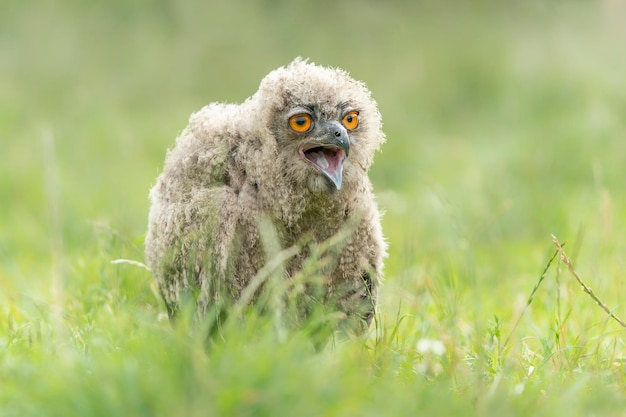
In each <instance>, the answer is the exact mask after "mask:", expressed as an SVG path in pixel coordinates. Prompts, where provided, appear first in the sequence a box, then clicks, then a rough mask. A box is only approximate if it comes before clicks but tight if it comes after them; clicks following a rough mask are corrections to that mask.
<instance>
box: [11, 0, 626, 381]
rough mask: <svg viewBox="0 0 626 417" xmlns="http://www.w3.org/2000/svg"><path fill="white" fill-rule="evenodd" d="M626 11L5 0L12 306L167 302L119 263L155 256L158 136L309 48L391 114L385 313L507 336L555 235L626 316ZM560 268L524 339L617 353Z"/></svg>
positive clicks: (377, 184) (430, 327) (456, 330)
mask: <svg viewBox="0 0 626 417" xmlns="http://www.w3.org/2000/svg"><path fill="white" fill-rule="evenodd" d="M625 19H626V6H625V4H624V3H623V2H620V1H616V0H604V1H594V2H585V1H571V2H566V1H555V2H549V1H525V2H513V1H504V2H496V1H486V0H485V1H478V0H477V1H469V2H453V1H443V2H427V1H400V0H396V1H385V2H382V1H381V2H377V1H371V0H370V1H367V0H362V1H352V0H348V1H330V0H321V1H315V2H313V1H310V2H307V1H302V0H299V1H286V0H284V1H281V0H264V1H260V0H258V1H250V2H244V1H242V0H235V1H206V2H200V1H174V0H169V1H168V0H154V1H149V0H137V1H114V0H111V1H82V0H65V1H52V0H41V1H21V0H4V1H3V2H2V4H1V5H0V294H2V295H0V301H2V304H3V306H2V307H0V308H2V310H1V311H2V317H3V320H5V321H6V320H9V318H10V317H12V318H11V320H18V321H19V320H21V321H22V322H24V323H28V322H29V320H30V321H32V320H34V318H33V317H40V319H41V317H44V318H43V320H44V321H46V318H45V317H47V314H48V313H47V311H48V310H47V309H46V308H43V311H44V312H41V309H40V308H39V307H37V308H35V307H32V306H31V304H32V303H33V300H36V302H35V303H34V304H37V303H43V304H44V305H48V304H50V303H52V304H54V302H53V301H51V300H53V299H54V297H55V295H54V292H55V291H57V292H59V291H61V290H63V291H64V293H65V298H64V300H65V301H64V302H65V304H66V307H67V309H68V311H74V310H72V309H75V310H76V311H86V310H88V311H89V312H90V314H95V313H93V312H94V311H99V309H102V308H104V307H106V306H109V307H110V306H111V305H113V310H115V309H116V308H119V307H120V304H123V303H122V302H120V301H119V300H120V299H123V300H126V301H125V302H126V303H127V304H126V305H127V306H130V308H131V309H135V310H140V311H148V314H149V317H152V318H153V319H154V318H155V317H156V316H157V315H158V313H159V312H163V309H162V306H161V305H160V303H159V301H158V298H157V297H154V296H153V295H152V293H151V291H150V288H149V287H150V285H151V282H152V281H151V278H150V276H149V274H147V273H145V272H128V269H124V268H120V267H112V266H111V265H110V264H109V262H110V261H111V260H113V259H116V258H119V257H124V258H129V259H133V260H137V261H143V252H142V251H143V248H142V242H143V234H144V232H145V228H146V219H147V212H148V199H147V194H148V190H149V188H150V187H151V185H152V184H153V182H154V180H155V178H156V176H157V174H158V173H159V172H160V169H161V167H162V163H163V159H164V156H165V151H166V149H167V148H168V147H171V146H172V145H173V143H174V139H175V137H176V135H177V134H178V133H179V132H180V131H181V130H182V129H183V128H184V127H185V125H186V123H187V118H188V116H189V115H190V114H191V113H192V112H194V111H196V110H198V109H199V108H200V107H202V106H203V105H205V104H207V103H209V102H213V101H225V102H241V101H242V100H244V99H245V98H246V97H248V96H250V95H251V94H253V93H254V92H255V91H256V88H257V86H258V83H259V81H260V80H261V78H262V77H263V76H264V75H265V74H267V73H268V72H269V71H270V70H272V69H274V68H276V67H278V66H282V65H285V64H287V63H289V62H290V61H291V60H292V59H293V58H295V57H296V56H303V57H308V58H310V59H311V61H313V62H315V63H319V64H324V65H330V66H337V67H341V68H343V69H345V70H347V71H349V72H350V73H351V74H352V76H353V77H355V78H356V79H359V80H363V81H364V82H365V83H366V84H367V85H368V87H369V88H370V89H371V91H372V93H373V96H374V98H375V99H376V100H377V101H378V104H379V107H380V110H381V113H382V115H383V121H384V129H385V132H386V133H387V137H388V140H387V143H386V144H385V146H384V147H383V152H382V153H380V154H378V155H377V157H376V161H375V163H374V166H373V169H372V170H371V178H372V180H373V182H374V188H375V192H376V194H377V196H378V200H379V203H380V205H381V207H382V208H384V210H385V212H386V215H385V217H384V224H383V230H384V232H385V234H386V236H387V237H388V240H389V243H390V250H389V252H390V256H389V258H388V260H387V264H386V285H385V287H384V289H383V291H382V295H381V311H382V314H383V316H384V317H386V318H387V319H388V320H390V321H393V320H394V317H395V315H396V313H398V312H403V313H409V314H411V315H413V316H415V317H416V324H415V326H416V327H415V328H412V329H410V330H409V331H411V332H417V333H416V334H419V335H420V336H429V337H436V338H440V339H443V340H452V341H453V342H450V343H461V345H462V342H461V340H469V339H471V338H472V337H475V334H476V332H478V330H476V329H481V328H482V329H485V328H488V327H490V326H493V322H492V320H493V317H494V316H496V317H499V318H503V319H504V321H505V323H506V326H508V329H509V330H510V329H511V323H512V321H513V320H514V317H515V316H516V315H517V314H519V313H520V311H521V307H522V306H523V305H524V302H525V300H526V298H527V297H528V295H529V293H530V290H531V289H532V287H533V285H534V284H535V283H536V281H537V279H538V277H539V274H540V273H541V271H542V269H543V268H544V266H545V265H546V262H547V260H548V258H549V257H550V255H551V253H552V251H553V250H554V246H553V244H552V240H551V234H553V233H554V234H556V235H557V236H558V238H560V239H561V240H564V241H566V242H567V245H566V250H567V251H568V253H569V254H570V255H571V256H572V257H573V259H574V261H575V263H576V267H577V270H578V271H579V273H580V274H581V276H583V277H585V278H586V279H589V282H588V284H589V285H591V286H592V287H593V288H594V290H595V291H596V293H597V294H598V295H599V296H600V297H601V298H602V299H603V301H604V302H605V303H607V305H608V306H609V307H610V308H612V309H615V313H616V314H617V315H620V314H621V316H626V309H625V308H624V305H623V300H624V299H625V285H626V284H624V282H625V281H624V280H623V271H624V266H625V264H626V258H625V256H624V255H625V245H624V242H623V237H624V235H625V232H626V211H625V210H624V207H625V204H626V198H625V195H624V192H623V190H624V185H625V184H626V180H625V174H624V166H625V165H626V75H625V74H626V48H625V47H624V45H626V25H625V24H624V21H626V20H625ZM559 274H560V275H559ZM554 276H557V277H558V276H560V279H561V281H560V284H557V283H556V281H555V280H554V279H553V278H554ZM550 278H551V279H549V280H547V281H546V283H545V284H544V286H543V287H542V288H541V290H540V291H539V292H538V295H537V297H536V300H535V305H534V308H535V311H533V314H531V315H529V316H527V320H526V321H524V322H523V324H522V327H521V330H518V336H519V340H517V342H516V343H517V344H516V345H515V346H517V347H516V349H518V348H519V349H522V347H521V346H522V340H523V338H524V337H526V336H529V340H526V341H525V342H524V343H528V344H530V345H531V347H532V346H540V345H541V344H542V341H541V339H542V338H547V339H548V340H553V339H554V334H560V335H561V337H569V338H571V339H572V340H574V341H575V342H573V343H574V344H576V343H578V341H579V340H580V338H584V339H586V340H589V339H594V338H595V339H599V341H598V342H597V343H598V344H597V345H594V346H596V347H597V346H604V344H605V343H608V344H612V345H613V346H614V349H613V351H612V352H613V353H612V355H613V356H620V355H621V352H623V349H624V346H623V342H622V339H621V336H620V333H619V332H618V333H617V334H615V333H612V331H615V329H617V328H616V327H615V328H614V327H609V329H612V331H609V330H607V327H606V326H612V324H610V323H609V324H607V322H606V315H605V314H604V313H603V312H602V311H601V310H599V309H597V308H596V306H595V305H594V304H593V302H592V301H591V300H590V299H589V298H588V297H587V296H586V295H584V294H583V293H582V292H581V291H580V289H579V287H578V286H577V285H576V284H575V283H574V282H573V280H572V279H571V277H565V273H559V272H558V271H556V272H552V273H551V275H550ZM111 282H115V283H116V284H111ZM54 283H56V284H54ZM55 286H56V287H57V290H55V289H54V288H55ZM59 288H60V289H59ZM152 289H153V288H152ZM111 293H114V294H117V295H116V296H117V297H118V298H117V300H118V301H117V303H118V304H115V303H114V304H108V301H107V300H109V298H108V297H110V295H107V294H111ZM85 294H86V295H85ZM85 297H87V298H85ZM86 299H88V300H90V301H85V300H86ZM72 303H74V304H72ZM81 303H82V304H81ZM135 310H132V311H135ZM37 311H39V312H38V313H37ZM77 314H78V313H77ZM81 314H82V313H81ZM150 314H152V316H150ZM562 315H563V316H565V315H567V317H570V319H569V323H568V332H563V327H562V324H563V323H562V322H561V319H562V317H563V316H562ZM77 321H78V322H79V321H80V320H77ZM76 326H77V328H80V326H81V324H76ZM83 330H84V329H83ZM85 331H86V330H85ZM606 332H609V334H610V336H606ZM8 333H9V332H8V330H6V329H5V334H8ZM565 333H567V334H565ZM416 337H417V336H416ZM478 337H479V336H478ZM607 338H608V339H607ZM0 340H3V341H4V342H3V344H4V345H5V346H6V345H8V344H9V343H8V342H7V340H10V338H9V337H8V336H6V335H5V336H3V337H0ZM85 343H87V342H85ZM87 344H88V343H87ZM553 347H554V346H553ZM583 347H584V346H583ZM544 348H545V345H544ZM594 349H595V348H594ZM592 350H593V349H592ZM597 351H598V350H597V349H596V350H595V352H597ZM520 352H521V351H520ZM16 355H18V358H19V354H17V353H16ZM520 355H521V353H520ZM516 357H517V356H516ZM450 372H452V371H450ZM520 372H521V371H520ZM518 373H519V372H518ZM522 373H523V372H522ZM622 382H623V381H622Z"/></svg>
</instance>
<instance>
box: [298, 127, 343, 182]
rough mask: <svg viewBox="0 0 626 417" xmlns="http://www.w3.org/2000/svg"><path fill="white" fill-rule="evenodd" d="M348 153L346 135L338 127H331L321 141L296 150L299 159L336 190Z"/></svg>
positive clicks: (341, 128)
mask: <svg viewBox="0 0 626 417" xmlns="http://www.w3.org/2000/svg"><path fill="white" fill-rule="evenodd" d="M349 152H350V140H349V139H348V133H347V132H346V130H345V129H344V128H343V126H340V125H336V126H335V125H333V127H332V128H331V129H330V131H329V133H328V135H327V136H325V137H324V138H323V139H322V140H320V141H315V142H310V143H305V144H304V145H302V146H300V148H299V150H298V153H299V154H300V157H301V158H302V159H303V160H304V161H305V162H308V163H309V164H311V165H313V166H314V167H315V168H316V169H317V170H318V171H319V172H321V173H322V174H323V175H324V176H325V177H326V178H328V179H329V180H330V181H331V182H332V183H333V184H334V185H335V187H336V188H337V190H340V189H341V181H342V176H343V161H344V160H345V159H346V157H347V156H348V154H349Z"/></svg>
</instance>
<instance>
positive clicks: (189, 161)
mask: <svg viewBox="0 0 626 417" xmlns="http://www.w3.org/2000/svg"><path fill="white" fill-rule="evenodd" d="M381 127H382V123H381V116H380V113H379V111H378V109H377V105H376V102H375V101H374V100H373V99H372V98H371V95H370V92H369V90H368V89H367V88H366V87H365V85H364V84H363V83H361V82H359V81H355V80H354V79H352V78H351V77H350V76H349V75H348V74H347V73H346V72H345V71H342V70H340V69H334V68H326V67H321V66H318V65H315V64H312V63H309V62H307V61H305V60H301V59H299V58H298V59H296V60H295V61H293V62H292V63H291V64H289V65H288V66H286V67H281V68H278V69H276V70H274V71H272V72H270V73H269V74H268V75H267V76H266V77H265V78H263V80H262V81H261V84H260V86H259V89H258V91H257V92H256V93H255V94H254V95H252V96H251V97H250V98H248V99H246V100H245V101H244V102H243V103H242V104H221V103H213V104H209V105H208V106H206V107H204V108H202V109H201V110H200V111H198V112H197V113H194V114H193V115H192V116H191V117H190V119H189V125H188V126H187V128H186V129H185V130H184V131H183V132H182V133H181V135H180V136H179V137H178V139H177V140H176V145H175V147H174V148H173V149H171V150H169V151H168V153H167V156H166V159H165V167H164V169H163V172H162V174H161V175H159V177H158V178H157V182H156V185H155V186H154V188H153V189H152V190H151V192H150V198H151V202H152V206H151V209H150V215H149V224H148V233H147V237H146V257H147V262H148V265H149V266H150V268H151V270H152V271H153V273H154V275H155V277H156V281H157V283H158V286H159V289H160V292H161V294H162V296H163V299H164V300H165V304H166V305H167V308H168V312H169V314H170V316H174V315H175V314H176V312H177V311H178V310H179V309H180V307H181V304H182V302H183V300H188V299H191V300H192V301H193V302H195V303H196V306H197V311H198V313H199V314H200V315H203V314H206V313H207V312H208V311H210V310H211V309H212V308H213V307H215V305H218V304H220V303H224V304H227V303H228V302H235V301H236V300H237V299H238V298H239V297H240V295H241V294H242V292H243V291H244V289H245V288H246V287H247V286H248V284H249V283H250V282H251V280H253V278H254V277H255V275H257V273H259V271H260V270H261V268H263V266H264V265H266V264H267V262H268V261H269V259H268V251H267V248H266V247H265V246H267V244H266V242H264V236H263V233H262V229H263V227H261V224H262V223H263V222H264V221H266V222H269V223H270V224H271V225H272V228H273V229H274V231H275V236H277V238H278V242H279V244H280V245H281V246H282V248H289V247H294V246H295V247H298V248H299V249H298V250H297V253H296V254H295V255H293V256H291V257H290V258H289V259H288V260H287V261H286V262H285V264H284V272H283V278H282V279H284V280H287V281H288V280H291V279H293V278H294V276H296V274H298V272H299V271H300V270H301V269H302V266H303V264H304V263H305V262H307V259H308V258H309V257H310V256H311V253H312V252H313V251H312V248H313V247H316V246H315V245H318V246H317V247H318V248H319V247H320V246H319V245H320V244H322V243H323V242H328V240H329V239H331V238H333V236H336V235H337V234H338V233H339V232H341V231H342V230H347V233H346V234H345V238H343V239H342V240H341V241H340V242H339V243H337V244H336V245H334V246H332V245H331V246H332V247H330V246H328V245H326V246H324V247H325V248H326V253H323V254H322V257H323V259H322V260H321V261H320V262H319V265H320V267H319V271H318V272H319V276H320V277H321V284H319V285H318V286H317V287H316V288H317V291H318V297H317V298H316V299H317V300H322V303H323V304H324V305H332V308H334V309H336V310H335V311H337V312H339V313H344V314H343V315H342V316H343V317H344V318H346V319H358V321H360V322H363V323H370V322H371V320H372V317H373V316H374V312H375V306H376V298H377V291H378V286H379V284H380V280H381V272H382V267H383V257H384V256H385V249H386V245H385V242H384V239H383V235H382V231H381V226H380V213H379V210H378V207H377V205H376V202H375V201H374V196H373V194H372V184H371V182H370V180H369V178H368V170H369V168H370V166H371V164H372V161H373V157H374V153H375V151H377V150H378V149H379V148H380V146H381V145H382V143H383V142H384V141H385V135H384V133H383V132H382V130H381ZM275 240H276V239H275ZM322 261H323V262H322ZM320 287H321V294H319V292H320V291H319V290H320Z"/></svg>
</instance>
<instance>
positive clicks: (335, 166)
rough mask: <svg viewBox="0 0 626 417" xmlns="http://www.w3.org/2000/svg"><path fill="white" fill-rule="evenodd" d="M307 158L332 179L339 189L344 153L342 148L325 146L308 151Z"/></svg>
mask: <svg viewBox="0 0 626 417" xmlns="http://www.w3.org/2000/svg"><path fill="white" fill-rule="evenodd" d="M306 158H307V159H308V160H309V161H311V162H312V163H313V165H315V166H316V167H317V168H318V169H319V170H320V171H321V172H322V173H323V174H324V175H326V176H327V177H328V179H330V180H331V181H332V182H333V183H334V184H335V186H336V187H337V189H339V188H341V177H342V175H341V171H342V168H343V159H344V153H343V150H341V149H333V148H324V149H320V150H318V151H313V152H307V153H306Z"/></svg>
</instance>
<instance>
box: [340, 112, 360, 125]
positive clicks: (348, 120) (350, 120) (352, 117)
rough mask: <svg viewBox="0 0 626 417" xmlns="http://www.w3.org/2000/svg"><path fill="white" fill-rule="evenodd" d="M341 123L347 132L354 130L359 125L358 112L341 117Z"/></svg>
mask: <svg viewBox="0 0 626 417" xmlns="http://www.w3.org/2000/svg"><path fill="white" fill-rule="evenodd" d="M341 123H343V125H344V126H345V127H346V129H348V130H354V129H356V128H357V126H358V125H359V112H358V111H351V112H348V114H346V115H345V116H343V120H341Z"/></svg>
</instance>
